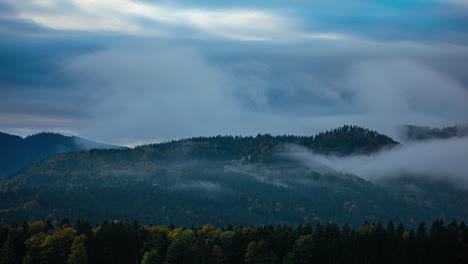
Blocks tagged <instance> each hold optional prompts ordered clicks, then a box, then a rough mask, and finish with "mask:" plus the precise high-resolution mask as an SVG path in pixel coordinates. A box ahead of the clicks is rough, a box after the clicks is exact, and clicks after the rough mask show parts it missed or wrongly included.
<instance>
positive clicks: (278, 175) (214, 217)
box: [0, 126, 468, 225]
mask: <svg viewBox="0 0 468 264" xmlns="http://www.w3.org/2000/svg"><path fill="white" fill-rule="evenodd" d="M396 144H397V143H396V142H395V141H394V140H392V139H391V138H389V137H386V136H384V135H381V134H378V133H377V132H374V131H370V130H367V129H363V128H359V127H350V126H345V127H341V128H338V129H335V130H332V131H327V132H325V133H320V134H318V135H316V136H271V135H258V136H256V137H240V136H235V137H234V136H217V137H210V138H206V137H201V138H191V139H185V140H178V141H172V142H166V143H160V144H152V145H145V146H140V147H137V148H135V149H126V150H90V151H82V152H76V153H65V154H60V155H57V156H54V157H52V158H50V159H47V160H44V161H41V162H39V163H36V164H33V165H31V166H29V167H27V168H26V169H24V170H23V171H21V172H19V173H16V174H14V175H13V176H12V177H11V178H9V179H6V180H3V181H1V182H0V190H2V192H1V193H0V210H1V213H0V219H1V221H2V222H11V221H13V220H16V221H23V220H29V221H33V220H36V219H46V218H51V219H61V218H64V217H67V218H70V219H77V218H83V219H89V220H90V221H92V222H94V223H98V222H101V221H102V220H104V219H121V220H124V219H126V218H129V219H135V220H138V221H140V222H141V223H147V224H150V223H154V224H171V223H174V224H178V225H192V224H195V225H203V224H206V223H213V224H217V225H223V224H227V223H230V224H244V225H250V224H254V225H255V224H265V223H269V224H282V223H287V224H301V223H307V222H326V221H329V220H332V221H335V222H338V223H340V224H344V223H350V224H355V225H360V224H361V223H362V221H363V219H364V220H368V221H376V220H381V221H388V220H394V221H403V222H405V223H409V224H415V223H417V222H418V221H421V220H428V219H434V218H439V217H440V218H444V219H449V220H451V219H452V218H455V219H464V218H466V216H467V215H468V214H467V209H466V208H468V206H467V205H468V200H467V197H468V195H467V194H466V192H464V191H457V190H454V189H453V188H451V187H450V186H449V185H447V186H446V185H444V184H440V183H427V182H424V183H421V186H422V187H421V188H426V189H430V188H432V187H433V186H434V184H436V185H437V186H438V188H439V190H440V192H439V193H438V194H437V195H427V194H426V193H424V192H420V191H413V189H410V188H405V183H398V184H391V185H385V186H384V185H376V184H373V183H370V182H368V181H365V180H363V179H361V178H359V177H356V176H353V175H347V174H340V173H335V172H333V171H329V172H322V173H319V172H317V171H316V170H314V169H313V168H311V167H310V166H305V165H304V164H302V163H299V162H297V160H294V159H292V158H291V157H290V156H289V155H288V151H289V149H290V148H291V147H302V148H305V149H308V150H310V151H314V152H318V153H323V154H331V153H333V154H334V155H351V154H366V155H372V154H373V153H375V152H378V151H380V150H382V149H384V148H391V147H392V146H395V145H396ZM411 184H419V183H417V182H415V183H414V182H412V183H411ZM447 204H450V205H452V206H449V207H448V206H447Z"/></svg>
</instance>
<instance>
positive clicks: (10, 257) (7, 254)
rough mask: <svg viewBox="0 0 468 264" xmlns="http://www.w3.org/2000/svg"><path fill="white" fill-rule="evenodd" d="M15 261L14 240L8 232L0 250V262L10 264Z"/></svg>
mask: <svg viewBox="0 0 468 264" xmlns="http://www.w3.org/2000/svg"><path fill="white" fill-rule="evenodd" d="M15 261H16V253H15V242H14V241H13V237H12V235H11V234H8V237H7V240H6V241H5V243H3V247H2V248H1V250H0V263H1V264H12V263H15Z"/></svg>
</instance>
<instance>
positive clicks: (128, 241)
mask: <svg viewBox="0 0 468 264" xmlns="http://www.w3.org/2000/svg"><path fill="white" fill-rule="evenodd" d="M55 225H56V226H55ZM55 225H54V224H53V223H52V222H51V221H50V220H48V221H46V222H43V221H36V222H33V223H26V222H25V223H23V224H22V225H21V226H19V225H17V224H16V223H14V224H12V225H2V226H0V242H1V243H2V245H3V246H2V247H1V251H0V254H1V255H0V256H1V258H0V259H1V263H2V264H3V263H5V264H7V263H8V264H13V263H18V264H21V263H23V264H33V263H34V264H35V263H38V264H45V263H47V264H63V263H68V264H86V263H99V264H106V263H112V264H119V263H122V264H123V263H141V264H149V263H152V264H155V263H233V264H234V263H424V264H427V263H467V261H468V227H467V226H466V225H465V224H464V223H463V222H462V223H457V222H456V221H452V222H451V223H449V224H446V223H444V222H443V221H442V220H436V221H434V222H433V223H432V224H430V225H426V224H425V223H424V222H421V223H420V224H419V226H418V227H417V228H416V229H406V228H405V227H404V226H403V224H401V223H400V224H394V223H393V222H389V223H388V224H387V225H385V226H384V225H383V224H381V223H380V222H378V223H372V224H370V223H364V225H363V226H362V227H361V228H358V229H355V228H352V227H351V226H349V225H344V226H339V225H337V224H335V223H332V222H330V223H327V224H317V225H316V226H312V225H311V224H307V225H299V226H295V227H292V226H289V225H279V226H277V227H273V226H271V225H263V226H257V227H243V226H237V227H234V226H232V225H228V226H226V227H223V228H215V227H214V226H213V225H211V224H207V225H204V226H203V227H193V226H192V227H190V228H184V227H175V226H173V225H171V226H152V225H150V226H142V225H139V224H138V222H133V223H132V222H130V221H128V220H127V221H124V222H121V221H116V220H114V221H104V222H103V223H102V224H101V225H96V226H91V225H90V224H89V222H87V221H81V220H78V221H76V222H75V223H70V221H69V220H67V219H64V220H62V221H61V222H60V223H55Z"/></svg>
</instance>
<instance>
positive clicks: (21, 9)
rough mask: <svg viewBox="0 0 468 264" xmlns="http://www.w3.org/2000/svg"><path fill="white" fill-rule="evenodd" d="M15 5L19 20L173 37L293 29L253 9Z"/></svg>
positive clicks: (122, 3)
mask: <svg viewBox="0 0 468 264" xmlns="http://www.w3.org/2000/svg"><path fill="white" fill-rule="evenodd" d="M64 3H65V4H64ZM15 5H16V8H17V9H18V18H21V19H29V20H32V21H34V22H36V23H38V24H41V25H44V26H47V27H50V28H53V29H57V30H81V31H104V32H105V31H108V32H115V33H124V34H132V35H152V36H155V35H159V36H161V35H164V36H171V34H172V33H173V31H176V32H177V31H178V30H181V28H189V29H191V30H195V31H198V32H200V33H202V34H208V35H212V36H217V37H223V38H229V39H237V40H267V39H272V38H279V37H282V36H283V35H285V34H289V33H288V32H289V31H291V30H293V29H292V24H293V22H292V19H288V18H285V17H282V16H281V15H279V14H275V13H273V12H269V11H264V10H255V9H242V8H236V9H223V8H217V9H213V8H212V9H206V8H205V9H203V8H184V7H181V6H168V5H161V4H157V3H154V2H153V3H143V2H136V1H130V0H117V1H115V0H114V1H109V0H101V1H81V0H79V1H78V0H75V1H72V0H71V1H66V2H64V1H58V0H49V1H22V2H18V3H15ZM185 32H187V31H185Z"/></svg>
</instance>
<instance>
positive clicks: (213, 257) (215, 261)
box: [209, 245, 226, 264]
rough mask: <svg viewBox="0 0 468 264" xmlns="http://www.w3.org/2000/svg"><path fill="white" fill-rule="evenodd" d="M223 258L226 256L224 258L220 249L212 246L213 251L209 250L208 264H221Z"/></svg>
mask: <svg viewBox="0 0 468 264" xmlns="http://www.w3.org/2000/svg"><path fill="white" fill-rule="evenodd" d="M225 258H226V256H224V253H223V250H221V248H220V247H219V246H218V245H214V246H213V249H212V250H211V254H210V258H209V263H210V264H223V263H224V259H225Z"/></svg>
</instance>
